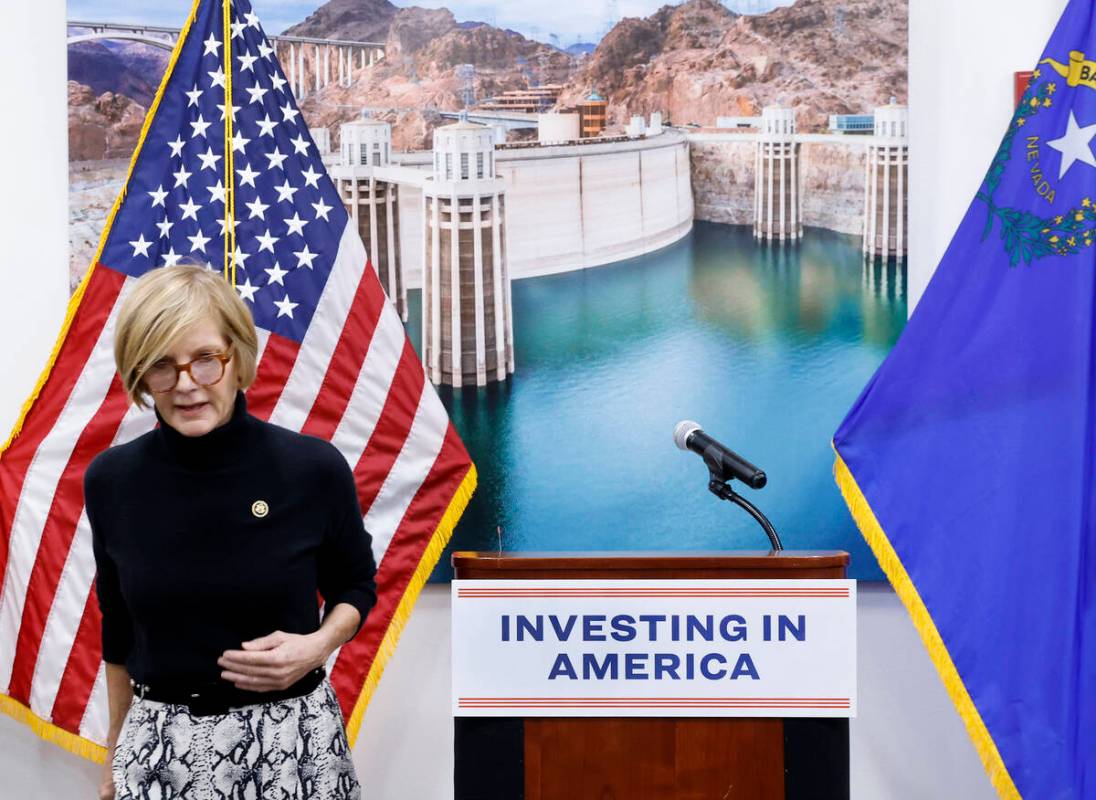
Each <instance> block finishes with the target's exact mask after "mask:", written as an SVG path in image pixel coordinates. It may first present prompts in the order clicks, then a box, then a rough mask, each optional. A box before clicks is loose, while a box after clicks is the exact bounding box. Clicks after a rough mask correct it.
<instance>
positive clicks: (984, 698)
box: [834, 0, 1096, 798]
mask: <svg viewBox="0 0 1096 800" xmlns="http://www.w3.org/2000/svg"><path fill="white" fill-rule="evenodd" d="M1094 139H1096V19H1094V8H1093V0H1072V2H1070V3H1069V5H1068V7H1067V8H1066V10H1065V12H1064V14H1063V16H1062V18H1061V20H1060V21H1059V23H1058V26H1057V28H1056V29H1055V31H1054V34H1053V36H1052V37H1051V39H1050V42H1049V43H1048V45H1047V47H1046V50H1045V52H1044V53H1043V56H1042V58H1041V59H1040V61H1039V63H1038V65H1037V68H1036V70H1035V73H1034V77H1033V78H1032V81H1031V84H1030V87H1029V88H1028V90H1027V92H1026V93H1025V94H1024V96H1023V99H1022V100H1021V102H1020V104H1019V106H1018V107H1017V109H1016V112H1015V114H1014V115H1013V117H1012V119H1011V121H1010V122H1009V126H1008V130H1007V132H1006V133H1005V136H1004V139H1003V140H1002V142H1001V145H1000V148H999V149H998V151H997V153H996V154H995V155H994V157H993V161H992V163H991V165H990V168H989V172H988V173H987V175H986V177H985V180H984V182H983V183H982V185H981V187H980V189H979V191H978V194H977V196H976V197H975V199H974V202H973V203H972V204H971V206H970V208H969V209H968V210H967V213H966V215H965V217H964V218H963V221H962V223H961V224H960V226H959V229H958V231H957V232H956V234H955V237H954V239H953V240H952V242H951V245H950V246H949V248H948V250H947V252H946V253H945V255H944V258H943V260H942V261H941V262H940V265H939V267H938V268H937V270H936V273H935V275H934V276H933V278H932V281H931V282H930V284H929V286H928V288H927V290H926V292H925V294H924V297H923V299H922V300H921V302H920V304H919V305H918V306H917V309H916V311H915V313H914V314H913V316H912V318H911V319H910V321H909V324H908V325H907V327H906V329H905V331H904V332H903V335H902V337H901V339H900V340H899V342H898V343H897V345H896V346H895V348H894V350H893V351H892V352H891V354H890V356H889V357H888V358H887V360H886V361H885V362H884V363H883V364H882V366H881V367H880V368H879V370H878V372H877V373H876V374H875V375H874V376H873V377H872V379H871V381H870V382H869V383H868V385H867V387H866V388H865V389H864V391H863V393H862V394H861V395H860V397H859V399H858V400H857V401H856V404H855V405H854V406H853V408H852V409H851V410H850V411H849V414H848V416H847V417H846V419H845V421H844V422H843V423H842V424H841V426H840V428H839V429H838V431H837V433H836V434H835V436H834V448H835V450H836V452H837V460H836V465H835V472H836V476H837V481H838V484H839V486H840V487H841V490H842V493H843V494H844V496H845V499H846V502H847V503H848V504H849V507H850V509H851V510H852V512H853V516H854V517H855V518H856V521H857V523H858V524H859V526H860V529H861V531H862V532H863V533H864V536H865V538H866V539H867V540H868V543H869V544H870V545H871V547H872V549H873V551H874V552H875V555H876V556H877V558H878V559H879V563H880V565H881V566H882V567H883V570H884V571H885V572H886V573H887V576H888V578H889V579H890V581H891V583H892V584H893V585H894V587H895V589H896V591H897V592H898V594H899V596H900V597H901V599H902V601H903V602H904V603H905V605H906V608H907V609H908V610H909V612H910V614H911V615H912V617H913V620H914V623H915V624H916V626H917V628H918V630H919V632H920V634H921V637H922V639H923V640H924V642H925V645H926V646H927V648H928V650H929V653H930V655H931V656H932V658H933V661H934V662H935V664H936V667H937V669H938V670H939V672H940V674H941V677H942V678H943V680H944V683H945V685H946V687H947V689H948V692H949V693H950V695H951V697H952V700H953V701H954V702H955V705H956V707H957V708H958V710H959V713H960V715H961V716H962V718H963V721H964V723H965V724H966V726H967V729H968V731H969V732H970V735H971V737H972V739H973V740H974V743H975V746H976V747H977V749H978V752H979V755H980V756H981V758H982V761H983V763H984V765H985V767H986V769H987V771H988V773H989V775H990V778H991V780H992V781H993V784H994V786H995V787H996V788H997V790H998V792H999V794H1000V795H1001V796H1002V797H1028V798H1096V536H1094V534H1093V529H1094V525H1096V520H1094V514H1096V508H1094V501H1096V463H1094V456H1096V443H1094V438H1096V153H1094V150H1093V146H1094V144H1096V142H1094V141H1093V140H1094Z"/></svg>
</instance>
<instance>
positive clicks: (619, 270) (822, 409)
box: [408, 222, 906, 580]
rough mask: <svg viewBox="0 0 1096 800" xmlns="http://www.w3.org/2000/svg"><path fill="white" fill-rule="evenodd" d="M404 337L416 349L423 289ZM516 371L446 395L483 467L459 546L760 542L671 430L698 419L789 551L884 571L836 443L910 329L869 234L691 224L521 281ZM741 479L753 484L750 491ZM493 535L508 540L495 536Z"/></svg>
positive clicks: (668, 546) (896, 276)
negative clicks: (782, 233) (759, 477)
mask: <svg viewBox="0 0 1096 800" xmlns="http://www.w3.org/2000/svg"><path fill="white" fill-rule="evenodd" d="M408 300H409V305H410V312H409V320H408V332H409V334H410V335H411V338H412V341H413V342H414V344H415V346H416V348H417V349H418V350H419V352H420V353H421V338H422V330H421V325H422V323H421V292H419V291H412V292H410V293H409V298H408ZM513 311H514V343H515V360H516V364H517V367H516V372H515V374H514V376H513V377H512V378H511V380H510V381H509V382H508V383H505V384H502V385H497V384H493V385H490V386H488V387H484V388H475V387H473V388H464V389H460V390H452V389H447V388H444V387H443V388H442V389H441V390H440V393H441V397H442V400H443V402H444V403H445V406H446V408H447V409H448V410H449V413H450V415H451V417H452V419H453V422H454V424H455V425H456V428H457V430H458V432H459V433H460V435H461V437H462V438H463V440H464V442H465V444H466V446H467V447H468V450H469V452H470V453H471V455H472V458H473V460H474V461H475V463H476V467H477V469H478V471H479V489H478V490H477V492H476V494H475V496H474V497H473V499H472V502H471V503H470V505H469V507H468V510H467V511H466V512H465V514H464V517H463V518H462V519H461V521H460V523H459V525H458V526H457V530H456V532H455V534H454V536H453V539H452V542H451V543H450V546H449V548H448V550H447V551H446V554H445V555H444V556H443V557H442V560H441V562H440V563H439V565H438V568H437V569H436V570H435V573H434V579H435V580H447V579H449V578H450V577H451V574H452V570H451V567H450V564H449V554H450V553H451V552H452V551H453V550H454V549H456V550H496V549H498V547H499V546H500V543H501V547H502V548H503V549H504V550H508V551H513V550H697V549H704V550H707V549H738V548H752V549H763V548H767V547H768V543H767V539H766V538H765V535H764V533H763V532H762V531H761V529H760V528H759V527H758V525H757V524H756V523H755V522H754V521H753V520H752V519H751V518H750V517H749V516H747V514H746V513H745V512H744V511H742V510H741V509H739V508H737V507H735V506H733V505H731V504H730V503H725V502H721V501H719V500H717V499H716V498H715V497H714V496H712V495H711V494H709V493H708V490H707V470H706V468H705V467H704V464H703V462H702V461H701V460H700V458H699V457H697V456H695V455H693V454H691V453H684V452H682V451H680V450H678V449H676V448H675V447H674V445H673V441H672V433H673V429H674V425H675V424H676V423H677V422H678V421H679V420H682V419H693V420H696V421H698V422H699V423H700V424H701V425H702V426H703V427H704V429H705V430H706V431H707V432H708V433H710V434H711V435H712V436H714V437H715V438H717V439H719V440H720V441H722V442H724V443H725V444H726V445H728V446H729V447H731V448H733V449H734V450H736V451H738V452H739V453H740V454H741V455H743V456H744V457H745V458H747V459H749V460H751V461H752V462H753V463H755V464H756V465H758V466H759V467H761V468H762V469H764V470H765V472H766V473H767V474H768V477H769V483H768V486H766V487H765V488H764V489H762V490H760V491H750V490H748V489H745V488H742V489H741V490H742V493H743V494H745V495H747V496H748V499H750V500H751V501H752V502H754V503H755V504H756V505H757V506H759V507H760V508H761V509H762V510H763V511H764V512H765V513H766V514H767V515H768V516H769V518H770V519H771V520H772V522H773V524H774V525H775V527H776V529H777V530H778V531H779V532H780V534H781V537H782V538H783V541H784V546H785V547H786V548H787V549H789V550H791V549H797V550H799V549H843V550H848V551H849V552H850V553H851V554H852V565H851V570H850V576H851V577H856V578H860V579H868V580H881V579H882V578H883V575H882V572H881V571H880V570H879V567H878V565H877V564H876V562H875V559H874V558H873V557H872V555H871V552H870V551H869V550H868V548H867V546H866V545H865V543H864V541H863V539H862V538H861V537H860V534H859V533H858V532H857V530H856V526H855V524H854V523H853V521H852V518H851V517H850V516H849V513H848V511H847V510H846V508H845V505H844V503H843V502H842V500H841V497H840V495H839V493H838V491H837V487H836V486H835V484H834V481H833V475H832V467H833V452H832V450H831V448H830V439H831V437H832V435H833V432H834V430H836V428H837V426H838V424H839V423H840V422H841V420H842V418H843V417H844V415H845V413H846V412H847V411H848V409H849V407H850V406H851V405H852V403H853V401H854V400H855V399H856V397H857V395H858V394H859V392H860V390H861V389H862V388H863V386H864V384H865V383H866V382H867V380H868V379H869V378H870V377H871V375H872V373H873V372H874V370H875V368H876V367H877V366H878V365H879V363H880V362H881V361H882V360H883V358H884V356H885V355H886V353H887V352H888V350H889V349H890V347H891V346H892V345H893V344H894V342H895V340H896V339H897V337H898V334H899V333H900V332H901V330H902V326H903V324H904V323H905V319H906V272H905V267H904V265H897V266H896V265H895V263H894V262H893V261H892V262H891V263H889V264H886V265H883V264H880V263H875V264H865V262H864V260H863V255H862V254H861V252H860V240H859V238H857V237H852V236H845V235H842V234H836V233H832V232H829V231H825V230H821V229H808V230H807V231H806V233H805V235H804V238H803V240H802V242H801V243H800V244H799V245H797V246H792V247H787V246H785V247H783V248H781V247H780V246H770V245H764V244H758V243H756V242H755V241H754V239H753V236H752V234H751V231H750V229H749V228H745V227H737V226H728V225H719V224H713V223H703V222H698V223H696V226H695V227H694V229H693V231H692V232H691V233H690V234H689V235H688V236H687V237H686V238H684V239H683V240H681V241H680V242H678V243H676V244H674V245H672V246H670V247H667V248H664V249H662V250H659V251H657V252H655V253H651V254H649V255H646V256H643V257H641V258H636V259H632V260H629V261H623V262H620V263H617V264H612V265H609V266H604V267H598V268H595V269H588V270H582V271H577V272H570V273H564V274H560V275H552V276H548V277H543V278H529V279H524V280H520V281H515V282H514V284H513ZM740 488H741V487H740ZM500 531H501V534H500Z"/></svg>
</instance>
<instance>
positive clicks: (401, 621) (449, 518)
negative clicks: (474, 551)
mask: <svg viewBox="0 0 1096 800" xmlns="http://www.w3.org/2000/svg"><path fill="white" fill-rule="evenodd" d="M476 481H477V474H476V465H475V464H470V465H469V467H468V472H467V474H466V475H465V476H464V479H463V480H462V481H461V483H460V486H458V487H457V491H456V493H455V494H454V495H453V499H452V500H450V501H449V508H447V509H446V510H445V514H444V515H442V518H441V521H440V522H439V523H438V527H437V528H435V529H434V535H433V536H431V537H430V543H429V544H427V546H426V549H425V550H424V551H423V554H422V558H421V559H419V566H418V567H417V568H416V569H415V574H414V575H412V576H411V580H409V581H408V582H407V588H406V589H405V590H404V592H403V597H402V598H400V604H399V605H398V606H397V607H396V611H395V613H394V614H392V620H391V621H390V622H389V623H388V630H387V631H385V633H384V639H383V640H382V641H381V644H380V647H378V648H377V655H376V656H374V657H373V663H372V664H371V665H370V666H369V674H368V675H366V677H365V683H364V684H363V685H362V690H361V694H359V695H358V700H357V702H355V703H354V710H353V712H351V714H350V719H349V720H348V721H347V723H346V737H347V740H348V741H349V743H350V746H351V747H353V746H354V742H355V741H357V738H358V729H359V728H360V727H361V724H362V716H363V715H364V714H365V707H366V706H367V705H369V701H370V699H371V698H372V697H373V692H374V691H375V690H376V688H377V684H378V683H380V680H381V674H382V673H383V672H384V668H385V666H386V665H387V664H388V659H390V658H391V657H392V654H393V653H394V652H395V651H396V643H397V642H399V640H400V634H402V633H403V629H404V626H405V625H406V624H407V620H408V618H410V616H411V609H413V608H414V607H415V601H416V600H418V597H419V593H420V592H421V591H422V587H423V586H424V585H425V584H426V580H427V578H429V577H430V573H432V572H433V571H434V567H435V566H436V565H437V563H438V559H439V558H441V554H442V551H444V550H445V546H446V545H447V544H449V539H450V537H451V536H452V535H453V529H454V528H455V527H456V526H457V522H458V521H459V520H460V518H461V515H462V514H463V513H464V509H465V508H467V507H468V501H469V500H471V499H472V493H473V492H475V491H476Z"/></svg>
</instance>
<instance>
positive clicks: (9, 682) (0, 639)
mask: <svg viewBox="0 0 1096 800" xmlns="http://www.w3.org/2000/svg"><path fill="white" fill-rule="evenodd" d="M132 282H133V279H132V278H126V277H125V276H123V275H121V274H120V273H117V272H114V271H113V270H110V269H107V268H103V267H96V268H95V269H94V270H93V272H92V275H91V277H90V279H89V283H88V286H87V290H86V292H85V296H84V297H83V299H82V301H81V303H80V307H79V308H78V310H77V312H76V314H75V317H74V319H73V322H72V325H71V327H70V329H69V332H68V334H67V336H66V338H65V341H64V343H63V345H62V347H61V350H60V352H59V356H58V359H57V361H56V363H55V365H54V367H53V369H52V372H51V374H50V376H49V379H48V380H47V381H46V383H45V385H44V386H43V388H42V391H41V393H40V395H39V397H38V398H37V399H36V400H35V402H34V404H33V405H32V407H31V409H30V411H29V413H28V414H27V416H26V419H25V421H24V425H23V428H22V431H21V432H20V434H19V435H18V436H17V437H15V439H14V440H13V441H12V443H11V445H10V447H9V448H8V449H7V450H6V451H5V452H4V453H3V454H2V455H0V523H3V524H4V527H5V528H8V523H9V521H10V528H9V530H10V535H9V536H8V537H7V540H6V541H3V542H0V574H2V575H3V585H2V586H0V686H2V687H4V692H5V693H6V694H8V695H9V696H10V697H12V698H13V699H15V700H17V701H19V702H20V703H23V704H25V705H28V706H29V707H30V708H31V710H32V711H33V712H34V713H35V714H36V715H38V716H39V717H41V718H43V719H46V720H48V721H51V722H52V723H53V724H55V725H58V726H60V727H62V728H65V729H66V730H70V731H72V732H73V733H78V734H79V735H81V736H83V737H85V738H88V739H90V740H92V741H95V742H99V743H103V742H104V741H105V738H106V729H107V702H106V699H107V698H106V686H105V674H104V668H103V664H102V660H101V657H100V622H101V621H100V616H99V609H98V604H97V601H96V598H95V594H94V590H93V580H94V570H95V566H94V558H93V555H92V550H91V530H90V527H89V525H88V521H87V516H86V514H85V513H84V508H83V493H82V480H83V472H84V469H85V468H86V467H87V464H88V463H90V461H91V459H92V458H93V457H94V456H95V455H96V454H97V453H98V452H100V451H101V450H103V449H104V448H105V447H107V446H109V445H115V444H120V443H122V442H126V441H129V440H131V439H133V438H135V437H136V436H139V435H141V434H142V433H145V432H146V431H148V430H151V429H152V427H153V425H154V423H155V417H154V415H153V414H152V412H151V410H145V411H138V410H137V409H136V407H129V406H128V403H127V400H126V398H125V395H124V392H123V391H122V388H121V383H120V379H119V378H118V377H117V375H116V373H115V369H114V361H113V350H112V347H113V343H112V337H113V333H114V323H115V319H116V317H117V312H118V306H119V304H120V302H121V300H122V298H123V297H124V295H125V293H126V291H127V289H128V287H129V285H130V284H131V283H132ZM260 350H261V355H260V359H259V367H258V377H257V379H256V382H255V384H254V385H253V386H252V387H251V388H250V389H249V391H248V405H249V410H251V412H252V413H254V414H255V415H256V416H258V417H260V418H264V419H269V420H270V421H271V422H273V423H275V424H278V425H281V426H283V427H286V428H289V429H291V430H297V431H301V432H304V433H310V434H312V435H318V436H322V437H323V438H327V439H330V440H331V441H333V442H334V444H335V445H336V446H337V447H338V449H339V450H340V452H342V453H343V455H344V456H345V457H346V458H347V461H348V463H349V464H350V465H351V467H352V468H353V470H354V475H355V478H356V482H357V485H358V493H359V499H360V500H361V503H362V510H363V513H364V515H365V523H366V527H367V529H368V530H369V531H370V533H371V534H372V535H373V536H374V554H375V556H376V558H377V560H378V563H379V571H378V583H379V587H378V588H379V593H380V597H379V600H378V605H377V608H376V609H375V610H374V613H372V614H371V615H370V617H369V619H368V620H367V622H366V624H365V626H364V627H363V629H362V631H361V633H360V634H359V636H358V637H357V638H356V639H355V640H353V641H352V642H350V643H348V644H347V645H344V647H343V648H341V649H340V650H339V651H337V652H336V653H334V654H332V657H331V661H330V662H329V666H330V668H331V677H332V681H333V683H334V684H335V686H336V689H337V690H338V692H339V695H340V703H341V705H342V707H343V710H344V713H345V714H347V715H349V712H350V710H351V709H352V708H353V706H354V703H355V702H356V700H357V696H358V693H359V692H360V689H361V686H362V682H363V681H364V679H365V676H366V675H367V674H368V670H369V668H370V665H371V663H372V659H373V657H374V656H375V655H376V652H377V648H378V646H379V644H380V642H381V641H382V640H383V638H384V635H385V633H386V631H387V629H388V626H389V624H390V622H391V619H392V614H393V612H394V611H395V608H396V607H397V606H398V605H399V602H400V600H401V599H402V596H403V592H404V590H405V589H406V586H407V583H408V581H409V580H410V576H411V575H412V574H413V573H414V570H415V567H417V565H418V563H419V560H420V559H421V557H422V553H423V551H424V550H425V547H426V546H427V544H428V543H429V541H430V539H431V537H432V536H433V533H434V531H435V529H436V527H437V525H438V523H439V521H440V519H441V516H442V514H444V512H445V510H446V508H447V507H448V504H449V502H450V501H451V499H452V497H453V495H454V493H455V491H456V489H457V487H458V486H459V485H460V482H461V480H462V479H463V477H464V476H465V474H466V473H467V471H468V468H469V462H468V460H467V453H466V452H465V451H464V448H463V445H461V443H460V440H459V438H457V437H456V434H455V432H454V431H453V429H452V427H451V425H450V423H449V419H448V416H447V415H446V412H445V409H444V407H443V406H442V405H441V402H440V401H439V400H438V398H437V395H436V394H435V392H434V390H433V388H432V387H431V386H430V385H429V384H428V383H427V382H426V381H425V379H424V376H423V373H422V367H421V363H420V361H419V359H418V357H417V356H415V354H414V351H413V349H412V348H411V347H410V344H409V342H408V340H407V337H406V335H405V333H404V329H403V325H402V322H401V321H400V319H399V316H398V314H397V313H396V311H395V309H394V308H393V307H392V305H391V303H389V302H388V301H387V299H386V298H385V296H384V293H383V290H382V289H381V287H380V283H379V281H378V280H377V277H376V273H375V272H374V270H372V268H369V267H368V265H367V262H366V254H365V249H364V247H363V246H362V244H361V240H360V239H359V238H358V235H357V233H356V231H354V230H353V227H352V226H350V225H347V226H346V230H345V231H344V233H343V235H342V238H341V240H340V244H339V249H338V254H337V256H336V261H335V266H334V269H333V270H332V273H331V277H330V279H329V280H328V282H327V285H326V286H325V288H324V290H323V293H322V295H321V298H320V302H319V305H318V306H317V309H316V312H315V316H314V317H313V320H312V322H311V324H310V326H309V329H308V331H307V333H306V336H305V339H304V341H303V342H302V343H301V344H300V345H297V344H296V343H294V342H292V341H289V340H287V339H285V338H284V337H280V336H278V335H276V334H268V333H266V332H260Z"/></svg>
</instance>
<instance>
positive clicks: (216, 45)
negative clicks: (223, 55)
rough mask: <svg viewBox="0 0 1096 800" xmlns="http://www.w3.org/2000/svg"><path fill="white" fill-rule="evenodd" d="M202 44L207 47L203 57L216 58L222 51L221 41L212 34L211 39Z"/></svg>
mask: <svg viewBox="0 0 1096 800" xmlns="http://www.w3.org/2000/svg"><path fill="white" fill-rule="evenodd" d="M202 44H204V45H205V52H204V53H202V55H203V56H209V55H213V56H215V55H217V53H218V51H220V49H221V42H220V40H218V39H217V37H216V36H214V35H213V34H212V33H211V34H209V38H208V39H206V40H205V41H204V42H203V43H202Z"/></svg>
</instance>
